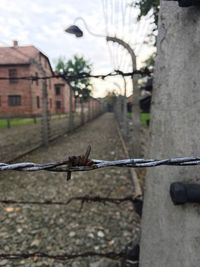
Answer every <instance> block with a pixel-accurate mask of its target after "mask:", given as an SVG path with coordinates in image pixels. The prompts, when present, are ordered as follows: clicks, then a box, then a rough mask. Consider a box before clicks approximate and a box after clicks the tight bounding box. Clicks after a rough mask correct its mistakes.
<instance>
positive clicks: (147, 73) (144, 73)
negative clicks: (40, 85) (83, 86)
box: [0, 68, 151, 81]
mask: <svg viewBox="0 0 200 267" xmlns="http://www.w3.org/2000/svg"><path fill="white" fill-rule="evenodd" d="M137 74H139V75H142V76H150V75H151V72H150V71H149V69H148V68H144V69H141V70H135V71H132V72H122V71H118V70H116V71H114V72H109V73H107V74H97V75H93V74H90V73H86V72H81V73H79V74H77V75H68V74H54V75H49V76H20V77H6V76H5V77H0V80H30V81H37V80H48V79H52V78H64V79H65V80H68V81H74V80H79V79H85V78H97V79H98V78H100V79H105V78H107V77H111V76H123V77H127V76H131V77H132V76H133V75H137Z"/></svg>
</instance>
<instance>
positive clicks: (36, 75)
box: [35, 72, 38, 85]
mask: <svg viewBox="0 0 200 267" xmlns="http://www.w3.org/2000/svg"><path fill="white" fill-rule="evenodd" d="M35 77H36V80H35V83H36V85H38V79H37V78H38V73H37V72H36V73H35Z"/></svg>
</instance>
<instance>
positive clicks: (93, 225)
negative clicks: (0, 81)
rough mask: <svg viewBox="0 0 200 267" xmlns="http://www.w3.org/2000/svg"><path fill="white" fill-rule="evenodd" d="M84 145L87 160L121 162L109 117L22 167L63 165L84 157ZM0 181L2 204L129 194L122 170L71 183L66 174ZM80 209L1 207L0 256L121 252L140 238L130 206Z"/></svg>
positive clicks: (85, 264)
mask: <svg viewBox="0 0 200 267" xmlns="http://www.w3.org/2000/svg"><path fill="white" fill-rule="evenodd" d="M88 144H90V145H91V146H92V152H91V158H96V159H108V160H111V159H120V158H124V153H123V148H122V145H121V143H120V140H119V136H118V134H117V128H116V122H115V120H114V117H113V114H111V113H106V114H104V115H103V116H101V117H99V118H98V119H96V120H95V121H93V122H91V123H88V124H86V125H85V126H83V127H82V128H79V130H77V131H76V132H74V133H73V134H71V135H65V136H64V137H63V138H60V139H59V140H57V141H55V142H54V143H51V145H50V147H49V148H48V149H45V148H41V149H38V150H37V151H35V152H33V153H32V154H31V155H29V156H26V157H24V158H23V159H21V161H33V162H47V161H54V160H61V159H63V158H64V157H66V156H69V155H80V154H83V153H84V152H85V150H86V147H87V145H88ZM0 176H1V179H0V199H15V200H25V201H34V200H35V201H36V200H37V201H44V200H52V201H66V200H67V199H68V198H70V197H75V196H83V195H91V196H94V195H101V196H109V197H125V196H127V195H130V194H131V193H132V184H131V182H130V180H129V173H128V170H127V169H122V168H121V169H119V168H110V169H102V170H97V171H96V170H95V171H91V172H84V173H83V172H81V173H73V174H72V179H71V180H69V181H67V179H66V174H64V173H49V172H35V173H33V172H32V173H28V172H27V173H25V172H21V173H20V172H7V173H6V172H3V173H1V174H0ZM80 208H81V203H80V202H72V203H70V205H68V206H59V205H50V206H49V205H43V206H39V205H30V204H29V205H23V206H22V205H3V204H2V205H0V253H23V252H28V253H31V252H36V251H40V252H46V253H48V254H63V253H73V254H74V253H82V252H85V251H95V252H108V251H115V252H119V251H121V250H122V249H123V248H124V247H125V245H126V244H127V243H128V242H130V241H132V240H134V239H136V238H138V235H139V218H138V216H137V214H135V212H134V209H133V206H132V205H131V203H123V204H120V205H115V204H107V205H104V204H102V203H85V204H84V205H83V206H82V208H81V209H80ZM98 260H99V258H95V257H92V258H86V259H81V258H79V259H76V260H74V261H64V262H62V261H56V260H53V259H42V258H38V257H34V258H31V259H20V260H12V261H11V260H6V259H0V266H7V267H9V266H26V267H33V266H42V267H45V266H52V267H54V266H55V267H63V266H72V267H79V266H80V267H90V266H93V265H92V263H93V262H97V261H98Z"/></svg>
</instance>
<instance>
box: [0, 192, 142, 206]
mask: <svg viewBox="0 0 200 267" xmlns="http://www.w3.org/2000/svg"><path fill="white" fill-rule="evenodd" d="M74 201H77V202H81V208H82V207H83V205H84V204H85V203H91V202H95V203H96V202H99V203H102V204H103V205H106V204H107V203H111V204H115V205H120V204H122V203H124V202H131V203H132V204H135V203H138V202H139V201H140V199H139V198H135V197H133V196H126V197H123V198H111V197H102V196H88V195H86V196H78V197H71V198H69V199H68V200H66V201H52V200H46V201H25V200H13V199H0V203H2V204H8V205H10V204H17V205H63V206H67V205H69V204H71V203H72V202H74Z"/></svg>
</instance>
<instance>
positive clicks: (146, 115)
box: [128, 112, 150, 126]
mask: <svg viewBox="0 0 200 267" xmlns="http://www.w3.org/2000/svg"><path fill="white" fill-rule="evenodd" d="M128 118H129V119H131V118H132V113H131V112H128ZM149 120H150V113H144V112H141V113H140V122H141V124H142V125H144V126H148V121H149Z"/></svg>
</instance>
